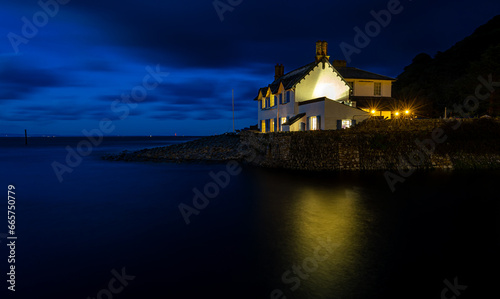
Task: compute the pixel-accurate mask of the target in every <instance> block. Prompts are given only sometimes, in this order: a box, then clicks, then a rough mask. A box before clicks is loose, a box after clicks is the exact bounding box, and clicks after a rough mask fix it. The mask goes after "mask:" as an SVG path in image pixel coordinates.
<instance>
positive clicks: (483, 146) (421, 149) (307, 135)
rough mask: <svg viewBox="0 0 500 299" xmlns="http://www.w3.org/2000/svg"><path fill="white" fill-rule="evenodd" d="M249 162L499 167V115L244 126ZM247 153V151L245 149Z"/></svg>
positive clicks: (353, 167)
mask: <svg viewBox="0 0 500 299" xmlns="http://www.w3.org/2000/svg"><path fill="white" fill-rule="evenodd" d="M240 141H241V143H242V145H243V146H244V148H246V150H247V151H251V152H252V157H249V158H248V159H247V161H248V162H249V163H250V164H253V165H257V166H263V167H273V168H285V169H297V170H314V171H316V170H334V171H363V170H398V169H408V168H410V169H413V168H414V169H447V170H448V169H500V121H498V120H493V119H468V120H463V121H458V120H389V121H387V120H386V121H366V122H363V123H361V124H359V125H358V126H356V127H354V128H349V129H346V130H340V131H308V132H278V133H268V134H259V133H251V132H245V133H242V134H241V135H240ZM247 156H249V155H247Z"/></svg>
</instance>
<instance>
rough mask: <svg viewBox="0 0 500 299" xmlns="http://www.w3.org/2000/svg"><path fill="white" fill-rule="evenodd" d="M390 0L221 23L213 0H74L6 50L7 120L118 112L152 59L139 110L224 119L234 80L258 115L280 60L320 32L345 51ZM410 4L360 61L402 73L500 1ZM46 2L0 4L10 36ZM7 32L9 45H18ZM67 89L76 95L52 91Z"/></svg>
mask: <svg viewBox="0 0 500 299" xmlns="http://www.w3.org/2000/svg"><path fill="white" fill-rule="evenodd" d="M224 1H225V0H224ZM388 2H389V0H375V1H368V0H353V1H343V2H339V1H325V0H311V1H299V0H289V1H285V0H274V1H243V2H242V3H241V4H240V5H238V6H237V7H235V8H234V10H233V11H232V12H226V13H225V15H224V17H225V20H224V22H221V21H220V20H219V17H218V15H217V13H216V11H215V9H214V7H213V5H212V1H207V0H191V1H159V0H148V1H133V0H122V1H118V0H109V1H101V0H99V1H97V0H86V1H77V0H73V1H70V2H69V3H68V4H67V5H65V6H63V7H61V10H60V13H59V14H58V15H57V16H56V17H54V18H51V20H50V24H49V25H47V26H45V27H44V28H40V33H39V35H37V36H36V37H35V38H33V39H31V40H30V41H29V43H28V44H23V45H21V52H22V53H21V54H22V55H18V56H16V55H14V56H9V57H7V56H0V101H1V103H2V105H3V104H5V109H8V113H6V112H5V111H4V112H3V113H2V119H5V120H23V119H26V120H37V121H40V122H48V121H57V120H64V121H67V120H73V119H75V120H76V119H82V120H85V119H99V118H102V117H108V118H112V119H114V118H116V117H117V115H116V114H115V113H113V111H111V110H110V104H111V103H112V102H113V101H115V100H116V99H121V94H122V93H129V92H130V91H131V88H133V87H134V86H136V85H141V83H142V82H141V79H142V78H143V76H144V75H145V74H147V71H145V67H146V66H147V65H157V64H159V65H161V68H162V70H163V71H165V72H169V73H171V75H170V76H168V77H167V78H166V79H165V80H164V81H163V84H162V85H160V86H158V87H157V88H156V89H155V90H151V91H148V97H147V98H146V100H145V101H144V102H141V103H137V104H138V105H137V107H136V108H135V109H131V110H130V112H131V117H136V118H141V119H143V120H144V123H146V122H147V118H152V119H155V120H176V121H182V120H186V119H191V120H193V119H194V120H210V121H212V120H217V119H221V120H224V121H225V120H227V119H228V118H231V117H232V114H231V90H233V89H234V90H235V114H236V116H237V118H249V119H256V115H257V110H256V109H257V108H256V107H257V105H256V103H255V102H254V101H253V99H254V98H255V96H256V94H257V90H258V88H260V87H263V86H267V85H268V84H269V83H270V82H271V81H273V76H274V65H275V64H276V63H282V64H284V66H285V72H288V71H291V70H293V69H295V68H298V67H300V66H303V65H305V64H307V63H309V62H311V61H313V60H314V52H315V44H314V43H315V41H317V40H320V39H321V40H326V41H328V42H329V53H330V55H331V57H332V59H344V58H345V57H344V54H343V53H342V51H341V48H340V46H339V45H340V43H342V42H346V43H349V44H351V45H353V44H354V41H353V39H354V37H355V34H356V33H355V31H354V30H353V28H354V27H355V26H357V27H360V28H364V26H365V25H366V24H367V22H369V21H372V20H373V17H372V15H371V14H370V12H371V11H372V10H373V11H379V10H381V9H386V8H387V3H388ZM401 5H402V6H403V7H404V9H403V11H402V12H401V13H400V14H398V15H392V16H391V22H390V24H389V25H388V26H387V27H385V28H381V31H380V34H378V35H377V36H375V37H372V38H371V39H370V42H369V44H368V45H367V46H366V47H364V48H363V49H361V50H360V52H359V53H356V54H353V55H352V57H351V58H352V62H351V63H350V65H351V66H355V67H359V68H362V69H366V70H368V71H373V72H377V73H381V74H384V75H388V76H394V77H395V76H397V75H398V74H399V73H401V72H402V70H403V68H404V67H405V66H406V65H408V64H410V63H411V60H412V59H413V57H414V56H415V55H416V54H418V53H421V52H427V53H429V54H431V55H433V54H435V53H436V52H437V51H444V50H446V49H447V48H449V47H450V46H451V45H453V44H454V43H455V42H457V41H459V40H461V39H462V38H464V37H465V36H467V35H469V34H471V33H472V31H473V30H474V29H475V28H477V27H478V26H480V25H481V24H484V23H486V22H487V21H488V20H489V19H490V18H492V17H493V16H494V14H496V13H497V12H498V11H500V3H499V2H498V1H497V0H478V1H475V2H474V3H471V2H470V1H467V0H455V1H451V0H450V1H437V2H436V1H431V0H419V1H409V0H401ZM12 7H15V9H14V10H10V8H12ZM39 9H40V8H39V7H38V5H37V2H36V1H32V0H18V1H15V3H14V2H12V3H9V4H8V6H6V8H5V12H2V13H1V14H2V15H1V16H2V17H4V18H1V19H0V33H2V36H4V37H5V36H7V33H8V32H10V31H13V32H18V33H19V32H20V30H21V26H22V22H21V21H20V20H21V17H23V16H28V17H29V16H31V15H33V13H34V12H36V11H38V10H39ZM4 42H5V43H4V44H2V45H0V46H1V49H2V51H3V49H4V48H10V49H8V51H12V49H11V47H9V43H8V41H5V40H4ZM61 93H65V96H66V100H64V99H60V98H57V99H56V100H52V99H53V97H54V96H60V94H61ZM71 96H74V97H71ZM82 98H85V99H82ZM14 100H17V101H14ZM4 117H5V118H4ZM211 123H212V122H211ZM221 123H222V122H221ZM188 126H189V125H188V124H187V125H186V127H188ZM196 130H197V128H194V127H193V128H192V131H193V132H194V131H196Z"/></svg>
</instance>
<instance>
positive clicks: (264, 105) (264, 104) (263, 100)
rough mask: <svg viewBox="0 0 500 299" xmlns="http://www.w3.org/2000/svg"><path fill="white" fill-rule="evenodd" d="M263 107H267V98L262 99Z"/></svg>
mask: <svg viewBox="0 0 500 299" xmlns="http://www.w3.org/2000/svg"><path fill="white" fill-rule="evenodd" d="M262 109H266V98H263V99H262Z"/></svg>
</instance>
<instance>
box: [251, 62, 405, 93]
mask: <svg viewBox="0 0 500 299" xmlns="http://www.w3.org/2000/svg"><path fill="white" fill-rule="evenodd" d="M322 62H325V63H328V64H330V61H329V60H328V59H327V58H323V59H322V60H320V61H315V62H311V63H309V64H306V65H304V66H302V67H299V68H298V69H295V70H293V71H290V72H288V73H286V74H285V75H283V76H282V77H280V78H278V79H276V80H274V81H273V83H271V84H269V86H268V87H269V88H271V92H272V93H273V94H276V93H277V92H278V90H279V88H280V83H282V84H283V87H284V88H285V90H289V89H292V88H293V87H295V85H297V84H298V83H299V82H300V81H301V80H302V79H303V78H304V77H305V76H307V75H308V74H309V73H310V72H311V71H312V70H313V69H314V68H315V67H316V66H317V65H318V64H319V63H322ZM330 65H331V64H330ZM332 67H333V66H332ZM334 70H336V71H337V72H338V73H339V74H340V75H341V76H342V77H343V78H344V79H368V80H392V81H395V80H396V79H394V78H391V77H387V76H383V75H379V74H375V73H372V72H368V71H364V70H361V69H358V68H355V67H334ZM268 87H264V88H261V89H259V92H261V91H263V94H264V95H265V93H266V92H267V88H268ZM258 97H259V96H258V95H257V97H255V99H254V100H255V101H256V100H258Z"/></svg>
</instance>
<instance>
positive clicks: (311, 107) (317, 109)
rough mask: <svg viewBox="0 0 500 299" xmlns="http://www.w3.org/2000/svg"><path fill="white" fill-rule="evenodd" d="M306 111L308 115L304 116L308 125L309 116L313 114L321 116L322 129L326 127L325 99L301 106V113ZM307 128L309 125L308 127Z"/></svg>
mask: <svg viewBox="0 0 500 299" xmlns="http://www.w3.org/2000/svg"><path fill="white" fill-rule="evenodd" d="M303 112H305V113H306V116H305V117H303V121H304V122H305V123H306V125H307V118H308V117H311V116H318V115H319V116H320V122H321V126H320V129H321V130H324V129H325V101H321V102H315V103H311V104H307V105H300V106H299V113H303ZM306 130H307V127H306Z"/></svg>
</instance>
